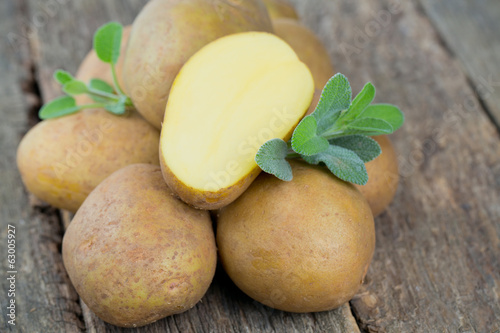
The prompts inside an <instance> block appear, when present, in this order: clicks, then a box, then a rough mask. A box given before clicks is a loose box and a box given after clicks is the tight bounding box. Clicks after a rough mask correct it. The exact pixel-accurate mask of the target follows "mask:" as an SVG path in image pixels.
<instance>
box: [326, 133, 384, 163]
mask: <svg viewBox="0 0 500 333" xmlns="http://www.w3.org/2000/svg"><path fill="white" fill-rule="evenodd" d="M330 144H332V145H334V146H339V147H342V148H346V149H349V150H351V151H353V152H355V153H356V155H358V156H359V158H361V160H363V162H364V163H367V162H370V161H371V160H373V159H375V158H376V157H377V156H379V155H380V153H382V149H381V148H380V145H379V144H378V142H377V141H375V140H373V139H372V138H370V137H367V136H363V135H349V136H343V137H340V138H336V139H332V140H330Z"/></svg>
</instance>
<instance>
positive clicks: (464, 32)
mask: <svg viewBox="0 0 500 333" xmlns="http://www.w3.org/2000/svg"><path fill="white" fill-rule="evenodd" d="M420 3H421V4H422V7H423V8H424V9H425V13H426V14H427V15H428V16H429V18H430V19H431V21H432V23H433V25H434V26H435V27H436V28H437V30H438V31H439V32H440V34H441V36H442V37H441V38H442V40H443V42H444V44H445V46H446V47H447V48H448V49H449V50H450V51H451V52H452V54H453V56H454V57H456V58H458V59H459V60H460V64H461V66H462V67H463V68H464V70H465V72H466V73H467V77H468V78H469V80H470V81H471V84H472V85H473V87H474V90H475V92H476V94H478V96H479V98H480V99H481V100H482V101H483V102H484V104H485V106H486V109H487V110H488V112H489V113H490V115H491V117H492V119H493V120H494V121H495V123H496V126H497V128H498V129H499V130H500V33H499V32H500V19H499V18H500V4H499V3H498V1H496V0H481V1H474V0H461V1H454V0H420Z"/></svg>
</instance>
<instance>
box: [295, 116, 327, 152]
mask: <svg viewBox="0 0 500 333" xmlns="http://www.w3.org/2000/svg"><path fill="white" fill-rule="evenodd" d="M316 132H317V123H316V119H315V118H314V116H312V115H309V116H307V117H305V118H304V119H302V121H301V122H300V123H299V125H298V126H297V127H296V128H295V131H294V132H293V136H292V149H293V150H294V151H295V152H297V153H299V154H301V155H306V156H310V155H315V154H318V153H320V152H322V151H324V150H325V149H327V148H328V145H329V144H328V140H327V139H325V138H323V137H320V136H318V135H317V134H316Z"/></svg>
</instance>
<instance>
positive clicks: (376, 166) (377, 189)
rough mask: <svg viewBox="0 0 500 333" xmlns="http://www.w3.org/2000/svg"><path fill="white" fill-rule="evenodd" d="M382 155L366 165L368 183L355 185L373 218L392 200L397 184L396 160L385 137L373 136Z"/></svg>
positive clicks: (392, 149)
mask: <svg viewBox="0 0 500 333" xmlns="http://www.w3.org/2000/svg"><path fill="white" fill-rule="evenodd" d="M373 139H375V140H376V141H377V142H378V143H379V145H380V148H382V154H380V155H379V156H378V157H377V158H376V159H374V160H373V161H370V162H368V163H366V171H367V172H368V183H367V184H366V185H363V186H361V185H356V187H357V188H358V189H359V191H360V192H361V193H363V195H364V196H365V198H366V199H367V200H368V203H369V204H370V207H371V209H372V212H373V216H378V215H380V214H381V213H382V212H383V211H384V210H385V209H386V208H387V206H389V204H390V203H391V202H392V200H393V199H394V196H395V195H396V190H397V188H398V183H399V170H398V158H397V156H396V152H395V151H394V147H393V146H392V143H391V141H390V140H389V138H388V137H387V135H379V136H374V137H373Z"/></svg>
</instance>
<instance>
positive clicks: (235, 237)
mask: <svg viewBox="0 0 500 333" xmlns="http://www.w3.org/2000/svg"><path fill="white" fill-rule="evenodd" d="M292 169H293V174H294V178H293V180H292V181H291V182H283V181H280V180H278V179H277V178H275V177H274V176H271V175H268V174H264V173H262V174H261V175H260V176H259V177H258V178H257V179H256V180H255V181H254V182H253V183H252V185H251V186H250V187H249V188H248V190H247V191H246V192H245V193H244V194H243V195H242V196H241V197H239V198H238V199H237V200H236V201H235V202H234V203H232V204H231V205H229V206H227V207H225V208H223V209H221V210H220V211H219V214H218V220H217V244H218V247H219V254H220V258H221V261H222V264H223V266H224V268H225V270H226V272H227V273H228V275H229V276H230V277H231V279H232V280H233V281H234V283H235V284H236V285H237V286H238V287H239V288H240V289H241V290H243V291H244V292H245V293H246V294H247V295H249V296H250V297H252V298H254V299H255V300H257V301H259V302H261V303H263V304H266V305H268V306H271V307H273V308H276V309H280V310H284V311H290V312H313V311H325V310H330V309H333V308H336V307H338V306H340V305H342V304H343V303H345V302H347V301H348V300H350V299H351V298H352V297H353V296H354V294H355V293H356V292H357V290H358V289H359V287H360V285H361V283H362V281H363V278H364V276H365V274H366V271H367V269H368V266H369V264H370V261H371V259H372V256H373V251H374V247H375V226H374V222H373V216H372V213H371V211H370V207H369V205H368V203H367V202H366V199H365V198H364V197H363V196H362V195H361V193H360V192H359V191H358V190H357V189H356V188H355V187H354V186H353V185H351V184H348V183H346V182H343V181H341V180H339V179H338V178H336V177H334V176H333V175H332V174H330V173H329V171H328V170H327V169H326V168H323V167H314V166H310V165H307V164H305V163H302V162H292Z"/></svg>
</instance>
